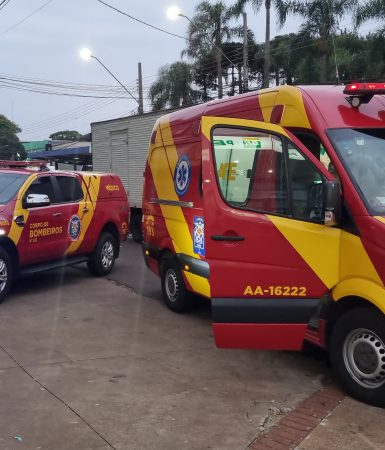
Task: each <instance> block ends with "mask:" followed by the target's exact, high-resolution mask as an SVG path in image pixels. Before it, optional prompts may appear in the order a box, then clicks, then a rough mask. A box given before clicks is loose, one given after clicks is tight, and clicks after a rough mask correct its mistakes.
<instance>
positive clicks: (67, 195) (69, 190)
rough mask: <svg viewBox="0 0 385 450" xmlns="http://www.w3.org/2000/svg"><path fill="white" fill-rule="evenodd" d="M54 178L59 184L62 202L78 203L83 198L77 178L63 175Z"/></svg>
mask: <svg viewBox="0 0 385 450" xmlns="http://www.w3.org/2000/svg"><path fill="white" fill-rule="evenodd" d="M55 178H56V180H57V182H58V184H59V190H60V193H61V201H62V202H78V201H79V200H81V199H82V198H83V191H82V187H81V185H80V183H79V180H78V179H77V178H75V177H70V176H68V177H67V176H63V175H60V176H57V177H55Z"/></svg>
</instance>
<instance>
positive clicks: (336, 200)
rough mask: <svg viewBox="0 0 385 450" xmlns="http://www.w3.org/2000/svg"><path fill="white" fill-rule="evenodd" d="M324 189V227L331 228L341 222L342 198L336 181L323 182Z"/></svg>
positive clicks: (339, 186) (338, 183)
mask: <svg viewBox="0 0 385 450" xmlns="http://www.w3.org/2000/svg"><path fill="white" fill-rule="evenodd" d="M323 188H324V208H325V225H326V226H327V227H333V226H335V225H337V224H338V223H339V222H340V220H341V210H342V198H341V185H340V182H339V181H337V180H333V181H329V180H327V181H325V182H324V183H323Z"/></svg>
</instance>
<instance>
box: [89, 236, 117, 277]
mask: <svg viewBox="0 0 385 450" xmlns="http://www.w3.org/2000/svg"><path fill="white" fill-rule="evenodd" d="M117 248H118V244H117V242H116V239H115V238H114V236H113V235H112V234H111V233H108V232H105V233H102V234H101V235H100V237H99V241H98V243H97V244H96V248H95V250H94V252H93V253H92V254H91V256H90V258H89V260H88V263H87V265H88V269H89V271H90V272H91V273H92V274H93V275H96V276H97V277H103V276H105V275H108V274H109V273H110V272H111V270H112V268H113V267H114V264H115V259H116V255H117Z"/></svg>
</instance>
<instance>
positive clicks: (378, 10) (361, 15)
mask: <svg viewBox="0 0 385 450" xmlns="http://www.w3.org/2000/svg"><path fill="white" fill-rule="evenodd" d="M370 19H376V20H378V21H380V20H382V21H385V2H384V0H369V1H366V2H365V3H364V4H363V5H360V6H358V7H357V10H356V17H355V20H356V25H358V26H359V25H361V24H362V23H364V22H366V21H367V20H370ZM378 31H379V32H380V33H381V34H385V26H383V27H382V28H380V29H379V30H378Z"/></svg>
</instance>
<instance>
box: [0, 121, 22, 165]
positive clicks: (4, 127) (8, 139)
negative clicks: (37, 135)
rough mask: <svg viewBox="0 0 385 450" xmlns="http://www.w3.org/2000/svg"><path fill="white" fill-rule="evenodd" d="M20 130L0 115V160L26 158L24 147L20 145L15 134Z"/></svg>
mask: <svg viewBox="0 0 385 450" xmlns="http://www.w3.org/2000/svg"><path fill="white" fill-rule="evenodd" d="M20 132H21V129H20V128H19V127H18V126H17V125H16V124H15V123H13V122H11V121H10V120H9V119H7V118H6V117H5V116H3V115H2V114H0V159H1V160H12V161H17V160H23V159H25V158H26V152H25V150H24V147H23V146H22V144H21V143H20V140H19V138H18V137H17V133H20Z"/></svg>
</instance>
